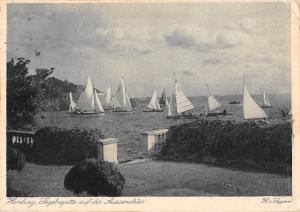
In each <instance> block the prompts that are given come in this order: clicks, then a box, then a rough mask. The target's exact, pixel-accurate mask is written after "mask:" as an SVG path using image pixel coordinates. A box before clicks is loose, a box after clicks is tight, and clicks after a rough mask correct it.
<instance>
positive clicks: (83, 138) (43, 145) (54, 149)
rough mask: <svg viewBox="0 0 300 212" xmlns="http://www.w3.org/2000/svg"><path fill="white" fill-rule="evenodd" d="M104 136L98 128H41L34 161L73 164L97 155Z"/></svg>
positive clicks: (38, 133) (34, 147)
mask: <svg viewBox="0 0 300 212" xmlns="http://www.w3.org/2000/svg"><path fill="white" fill-rule="evenodd" d="M103 137H104V136H103V134H102V132H101V130H98V129H71V130H67V129H62V128H57V127H44V128H41V129H40V130H38V131H37V132H36V134H35V142H34V145H33V151H34V162H35V163H40V164H56V165H73V164H75V163H77V162H79V161H82V160H84V159H86V158H90V157H96V149H97V148H96V146H97V141H98V140H99V139H100V138H103Z"/></svg>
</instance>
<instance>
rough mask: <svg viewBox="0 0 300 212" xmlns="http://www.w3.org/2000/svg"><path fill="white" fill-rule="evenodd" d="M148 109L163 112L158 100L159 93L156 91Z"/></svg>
mask: <svg viewBox="0 0 300 212" xmlns="http://www.w3.org/2000/svg"><path fill="white" fill-rule="evenodd" d="M147 107H148V108H150V109H153V110H161V109H160V105H159V101H158V99H157V92H156V91H154V93H153V95H152V98H151V100H150V102H149V104H148V106H147Z"/></svg>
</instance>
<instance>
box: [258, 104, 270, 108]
mask: <svg viewBox="0 0 300 212" xmlns="http://www.w3.org/2000/svg"><path fill="white" fill-rule="evenodd" d="M260 107H261V108H272V106H271V105H260Z"/></svg>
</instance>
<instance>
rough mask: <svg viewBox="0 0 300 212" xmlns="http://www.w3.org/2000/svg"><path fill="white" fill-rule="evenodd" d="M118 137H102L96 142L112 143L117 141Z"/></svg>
mask: <svg viewBox="0 0 300 212" xmlns="http://www.w3.org/2000/svg"><path fill="white" fill-rule="evenodd" d="M118 142H119V139H117V138H103V139H100V140H98V142H97V143H101V144H113V143H118Z"/></svg>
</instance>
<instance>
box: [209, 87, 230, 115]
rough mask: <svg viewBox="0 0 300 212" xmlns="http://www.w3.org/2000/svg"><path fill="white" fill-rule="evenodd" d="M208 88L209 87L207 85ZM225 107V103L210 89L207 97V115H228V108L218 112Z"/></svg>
mask: <svg viewBox="0 0 300 212" xmlns="http://www.w3.org/2000/svg"><path fill="white" fill-rule="evenodd" d="M207 90H208V87H207ZM220 107H223V105H222V104H221V103H220V102H219V101H218V100H217V99H216V98H215V97H214V96H213V95H212V94H211V93H210V92H209V91H208V97H207V108H208V110H206V108H205V115H206V116H218V115H228V114H227V113H226V110H223V112H218V111H217V110H218V109H219V108H220Z"/></svg>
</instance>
